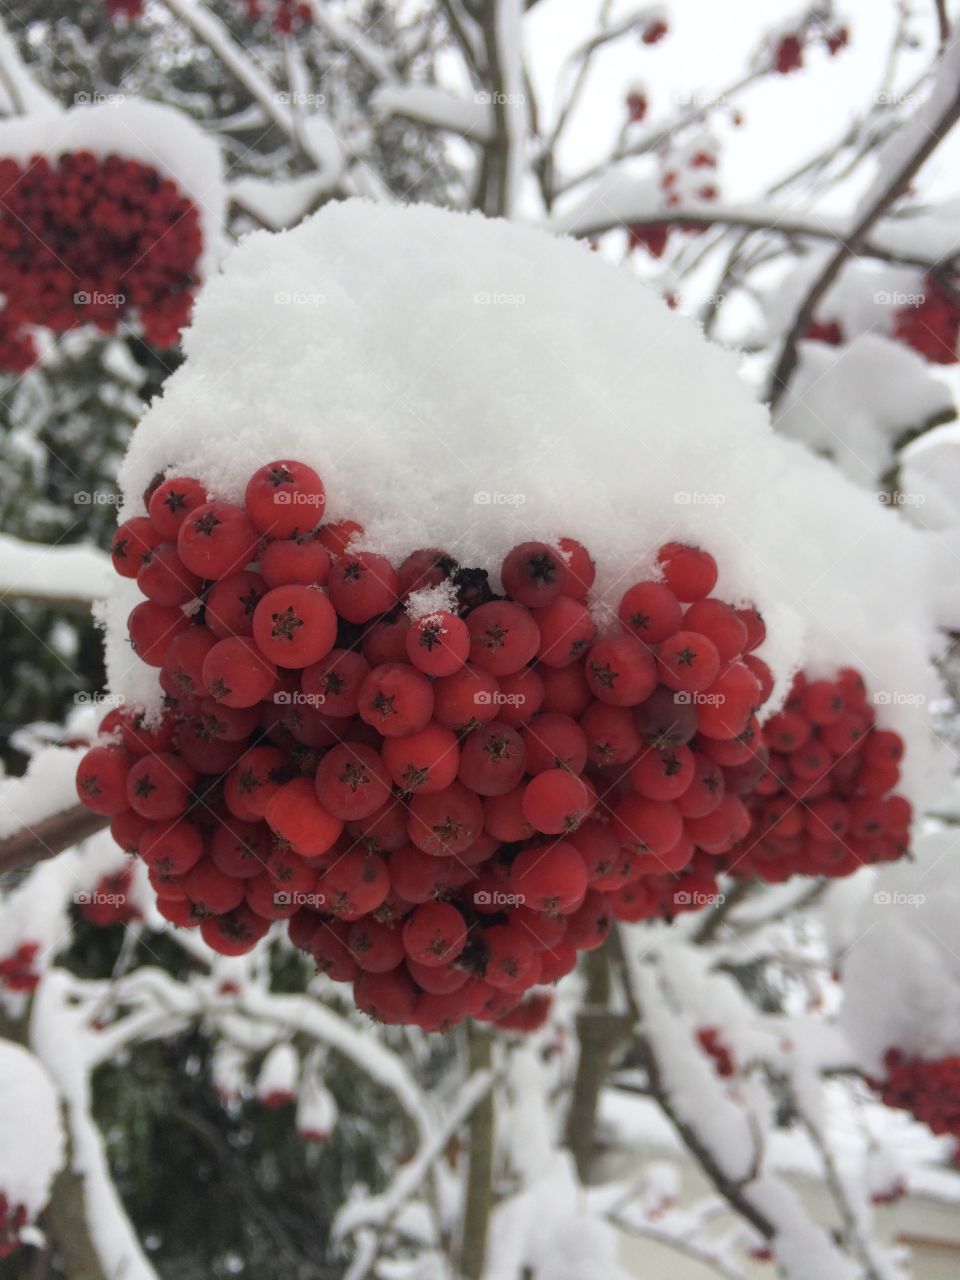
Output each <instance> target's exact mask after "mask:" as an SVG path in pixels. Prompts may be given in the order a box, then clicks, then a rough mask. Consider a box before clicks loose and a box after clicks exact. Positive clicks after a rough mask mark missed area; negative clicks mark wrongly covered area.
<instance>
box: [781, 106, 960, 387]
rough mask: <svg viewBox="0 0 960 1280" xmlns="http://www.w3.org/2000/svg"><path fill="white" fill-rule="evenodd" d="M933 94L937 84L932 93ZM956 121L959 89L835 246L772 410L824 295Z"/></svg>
mask: <svg viewBox="0 0 960 1280" xmlns="http://www.w3.org/2000/svg"><path fill="white" fill-rule="evenodd" d="M935 91H936V82H935V84H934V89H933V90H932V91H931V92H935ZM915 119H916V117H913V118H912V119H911V120H910V121H909V122H908V123H907V124H906V125H905V126H904V128H906V129H909V128H910V127H911V126H912V125H913V123H914V120H915ZM958 119H960V85H958V86H957V87H956V89H955V90H954V92H953V93H952V94H951V96H950V98H949V101H948V102H947V103H946V104H945V105H944V107H943V108H942V109H941V111H940V112H939V114H938V115H937V117H936V119H935V120H934V121H933V122H932V124H930V125H929V126H928V127H927V128H926V129H924V131H923V136H922V138H921V139H920V142H919V145H918V146H916V147H914V149H913V150H912V151H910V152H909V154H908V155H906V156H904V157H903V159H902V160H900V162H899V163H898V164H897V165H896V167H895V169H894V171H893V173H892V174H891V176H890V178H889V180H888V181H887V182H886V184H885V185H884V187H883V188H882V190H881V191H880V192H879V193H878V194H877V195H876V196H875V197H874V198H873V200H872V201H871V202H870V204H869V205H868V206H867V208H866V209H865V210H864V212H863V213H862V214H861V215H860V218H859V219H858V221H857V223H856V225H855V226H854V227H853V228H852V230H851V232H850V234H849V236H847V237H845V239H843V240H842V241H841V242H840V244H839V245H838V246H837V248H836V250H835V251H834V254H833V256H832V257H831V258H830V260H829V261H828V262H827V264H826V266H825V267H824V269H823V271H821V273H820V275H819V276H818V277H817V279H816V280H815V281H814V283H813V285H812V286H811V288H810V289H809V290H808V292H807V295H806V297H805V298H804V300H803V302H802V304H801V306H800V309H799V310H798V312H797V314H796V317H795V319H794V322H793V325H792V327H791V329H790V332H789V333H788V334H787V336H786V339H785V340H784V343H783V347H782V349H781V351H780V356H779V358H778V360H777V363H776V365H775V366H774V369H773V373H772V374H771V376H770V384H769V387H768V388H767V397H766V398H767V401H768V403H769V405H770V407H771V408H774V407H775V406H776V405H777V404H778V403H779V401H780V399H781V397H782V396H783V393H784V392H785V391H786V389H787V386H788V385H789V383H790V379H791V377H792V376H793V374H794V371H795V370H796V367H797V360H798V358H799V350H798V344H799V342H800V339H801V338H802V337H803V335H804V334H805V333H806V332H807V330H808V329H809V328H810V325H811V324H812V323H813V319H814V314H815V312H816V310H817V307H818V306H819V305H820V303H821V302H822V300H823V298H824V295H825V294H826V293H827V291H828V290H829V289H830V287H831V286H832V285H833V283H834V281H835V280H836V279H837V277H838V276H839V274H840V272H841V270H842V269H843V267H844V266H845V265H846V263H847V262H849V260H850V259H851V258H855V257H858V256H859V255H860V254H861V252H862V251H863V250H864V247H865V246H866V244H867V237H868V236H869V234H870V230H871V228H872V227H873V226H875V224H876V223H877V222H878V221H879V219H880V218H882V217H883V215H884V214H885V213H886V212H887V210H888V209H890V207H891V206H892V205H893V204H894V203H895V202H896V201H897V200H898V199H899V198H900V196H902V195H903V193H904V192H905V191H906V189H907V187H908V186H909V185H910V183H911V182H912V180H913V178H914V177H915V176H916V174H917V173H918V172H919V170H920V169H921V168H922V166H923V165H924V163H925V162H926V161H927V160H928V159H929V158H930V156H931V155H932V154H933V152H934V151H935V150H936V149H937V147H938V146H939V145H940V143H941V142H942V141H943V139H944V138H945V137H946V136H947V134H948V133H949V132H950V130H951V129H952V128H953V126H954V125H955V124H956V123H957V120H958ZM894 136H896V135H894Z"/></svg>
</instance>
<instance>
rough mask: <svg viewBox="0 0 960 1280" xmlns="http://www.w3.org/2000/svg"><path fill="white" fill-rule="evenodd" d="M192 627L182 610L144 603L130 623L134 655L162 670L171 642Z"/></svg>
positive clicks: (128, 624) (128, 620) (128, 622)
mask: <svg viewBox="0 0 960 1280" xmlns="http://www.w3.org/2000/svg"><path fill="white" fill-rule="evenodd" d="M191 625H192V624H191V622H190V619H189V618H188V617H187V615H186V614H185V613H184V612H183V611H182V610H181V609H178V608H170V607H168V606H167V605H162V604H155V603H154V602H153V601H152V600H144V602H143V603H142V604H138V605H136V606H135V607H134V608H133V609H132V610H131V612H130V617H129V618H128V619H127V628H128V630H129V633H130V643H131V645H132V646H133V651H134V653H135V654H136V655H137V657H138V658H139V659H140V661H141V662H145V663H146V664H147V666H148V667H162V666H163V663H164V658H165V657H166V653H167V647H168V646H169V644H170V641H171V640H172V639H173V637H174V636H175V635H177V634H178V632H180V631H186V630H187V628H188V627H190V626H191Z"/></svg>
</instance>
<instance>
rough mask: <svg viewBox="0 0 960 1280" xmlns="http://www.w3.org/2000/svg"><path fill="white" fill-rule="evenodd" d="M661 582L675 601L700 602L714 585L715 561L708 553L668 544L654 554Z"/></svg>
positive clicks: (715, 576) (677, 543)
mask: <svg viewBox="0 0 960 1280" xmlns="http://www.w3.org/2000/svg"><path fill="white" fill-rule="evenodd" d="M657 563H658V565H659V566H660V572H661V573H662V574H663V580H664V582H665V583H666V584H667V586H668V587H669V588H670V590H671V591H672V592H673V594H674V595H675V596H676V597H677V599H678V600H681V601H683V602H684V603H685V604H689V603H690V602H692V601H694V600H704V599H706V597H707V596H708V595H709V594H710V592H711V591H712V590H713V588H714V587H715V586H716V583H717V562H716V560H714V558H713V556H712V555H710V553H709V552H708V551H703V550H701V548H700V547H691V546H687V545H686V544H684V543H681V542H668V543H666V544H665V545H664V546H662V547H661V548H660V550H659V552H658V553H657Z"/></svg>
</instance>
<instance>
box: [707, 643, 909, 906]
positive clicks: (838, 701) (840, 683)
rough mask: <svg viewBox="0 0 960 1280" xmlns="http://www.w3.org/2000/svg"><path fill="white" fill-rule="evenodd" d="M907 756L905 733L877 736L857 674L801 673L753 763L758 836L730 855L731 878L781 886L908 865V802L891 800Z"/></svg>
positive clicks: (753, 808) (848, 670)
mask: <svg viewBox="0 0 960 1280" xmlns="http://www.w3.org/2000/svg"><path fill="white" fill-rule="evenodd" d="M903 751H904V746H903V739H902V738H901V737H900V736H899V734H896V733H893V732H892V731H891V730H889V729H879V728H877V725H876V713H875V711H874V708H873V705H872V704H871V703H870V702H869V700H868V698H867V690H866V685H865V684H864V682H863V678H862V677H861V675H860V674H859V672H857V671H854V670H853V669H852V668H849V667H848V668H845V669H844V670H842V671H841V672H840V673H839V674H838V676H837V678H836V679H835V680H809V679H807V678H806V677H805V676H804V675H803V673H800V674H798V675H797V676H796V678H795V680H794V683H793V687H792V688H791V691H790V696H789V698H788V699H787V701H786V703H785V704H784V707H783V710H782V711H779V712H778V713H777V714H776V715H773V716H771V717H770V718H769V719H768V720H767V721H766V722H765V724H764V726H763V735H762V742H761V743H759V744H758V746H757V750H756V752H755V753H754V755H753V758H752V760H751V761H750V762H749V763H748V764H747V765H746V768H747V770H749V771H750V772H751V774H752V776H753V780H752V782H751V799H750V810H751V820H752V828H751V831H750V835H749V837H748V839H747V840H745V841H743V842H742V843H741V844H740V845H739V846H738V847H737V848H736V849H734V850H733V852H732V853H731V854H730V857H729V870H730V871H731V873H732V874H734V875H737V876H746V875H756V876H759V877H760V878H761V879H763V880H767V881H770V882H773V883H779V882H781V881H783V880H786V879H788V878H789V877H790V876H793V875H814V876H816V875H829V876H845V875H849V874H851V872H854V871H856V870H857V868H858V867H861V866H863V865H864V864H865V863H875V862H889V861H892V860H893V859H895V858H899V857H901V856H902V855H903V854H904V853H905V852H906V849H907V846H908V843H909V830H910V819H911V808H910V803H909V801H908V800H906V799H904V797H903V796H899V795H895V794H893V793H894V789H895V787H896V786H897V783H898V782H899V781H900V761H901V760H902V759H903Z"/></svg>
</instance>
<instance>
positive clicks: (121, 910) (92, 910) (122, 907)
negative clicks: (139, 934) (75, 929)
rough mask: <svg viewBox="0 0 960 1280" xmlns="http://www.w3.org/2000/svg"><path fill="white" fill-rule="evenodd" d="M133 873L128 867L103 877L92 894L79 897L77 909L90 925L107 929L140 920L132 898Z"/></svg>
mask: <svg viewBox="0 0 960 1280" xmlns="http://www.w3.org/2000/svg"><path fill="white" fill-rule="evenodd" d="M132 887H133V872H132V870H131V869H130V868H129V867H127V868H125V869H124V870H123V871H121V872H119V873H118V874H117V875H110V876H101V877H100V879H99V880H98V881H97V883H96V886H95V887H94V888H93V890H92V891H91V892H90V893H81V894H79V895H78V896H77V908H78V910H79V912H80V914H81V915H82V916H83V918H84V919H85V920H86V921H87V922H88V924H93V925H97V926H98V927H99V928H105V927H106V926H107V925H111V924H130V923H131V922H132V921H134V920H139V919H140V911H139V909H138V908H137V906H136V905H135V904H134V902H133V900H132V896H131V890H132Z"/></svg>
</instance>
